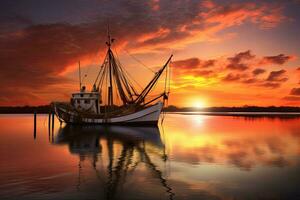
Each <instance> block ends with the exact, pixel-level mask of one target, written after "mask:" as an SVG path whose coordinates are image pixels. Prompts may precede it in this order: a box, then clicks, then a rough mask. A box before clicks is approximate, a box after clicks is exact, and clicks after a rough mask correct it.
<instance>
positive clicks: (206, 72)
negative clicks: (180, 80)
mask: <svg viewBox="0 0 300 200" xmlns="http://www.w3.org/2000/svg"><path fill="white" fill-rule="evenodd" d="M193 74H194V75H196V76H209V75H212V74H214V71H212V70H197V71H193Z"/></svg>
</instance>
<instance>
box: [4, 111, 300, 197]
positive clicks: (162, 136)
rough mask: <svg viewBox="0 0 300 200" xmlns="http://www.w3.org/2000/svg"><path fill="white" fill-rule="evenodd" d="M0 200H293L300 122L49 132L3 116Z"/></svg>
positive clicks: (187, 121) (207, 121) (180, 120)
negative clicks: (34, 128)
mask: <svg viewBox="0 0 300 200" xmlns="http://www.w3.org/2000/svg"><path fill="white" fill-rule="evenodd" d="M0 128H1V129H0V159H1V162H0V199H1V200H2V199H25V200H26V199H70V200H76V199H149V200H150V199H151V200H154V199H189V200H190V199H191V200H192V199H214V200H215V199H300V190H299V185H300V118H292V119H279V118H245V117H230V116H201V115H180V114H168V115H167V116H166V118H165V121H164V125H163V127H161V126H160V127H159V128H149V127H120V126H119V127H118V126H112V127H99V126H98V127H74V126H73V127H72V126H62V127H59V124H58V122H57V121H56V124H55V127H54V130H53V132H52V130H51V129H52V128H51V127H50V131H49V128H48V117H47V115H38V121H37V129H36V137H35V138H34V133H33V116H32V115H0Z"/></svg>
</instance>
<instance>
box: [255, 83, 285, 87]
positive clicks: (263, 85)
mask: <svg viewBox="0 0 300 200" xmlns="http://www.w3.org/2000/svg"><path fill="white" fill-rule="evenodd" d="M258 86H261V87H267V88H279V87H280V86H281V84H280V83H272V82H265V83H262V84H259V85H258Z"/></svg>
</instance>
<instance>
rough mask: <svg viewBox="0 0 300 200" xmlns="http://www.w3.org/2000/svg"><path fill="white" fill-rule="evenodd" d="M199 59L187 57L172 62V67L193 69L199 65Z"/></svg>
mask: <svg viewBox="0 0 300 200" xmlns="http://www.w3.org/2000/svg"><path fill="white" fill-rule="evenodd" d="M200 62H201V61H200V59H198V58H188V59H185V60H178V61H174V62H172V65H173V67H174V68H175V69H176V68H181V69H182V68H184V69H195V68H197V67H198V66H199V65H200Z"/></svg>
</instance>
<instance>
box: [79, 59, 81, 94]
mask: <svg viewBox="0 0 300 200" xmlns="http://www.w3.org/2000/svg"><path fill="white" fill-rule="evenodd" d="M78 69H79V70H78V72H79V90H81V71H80V60H79V61H78Z"/></svg>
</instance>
